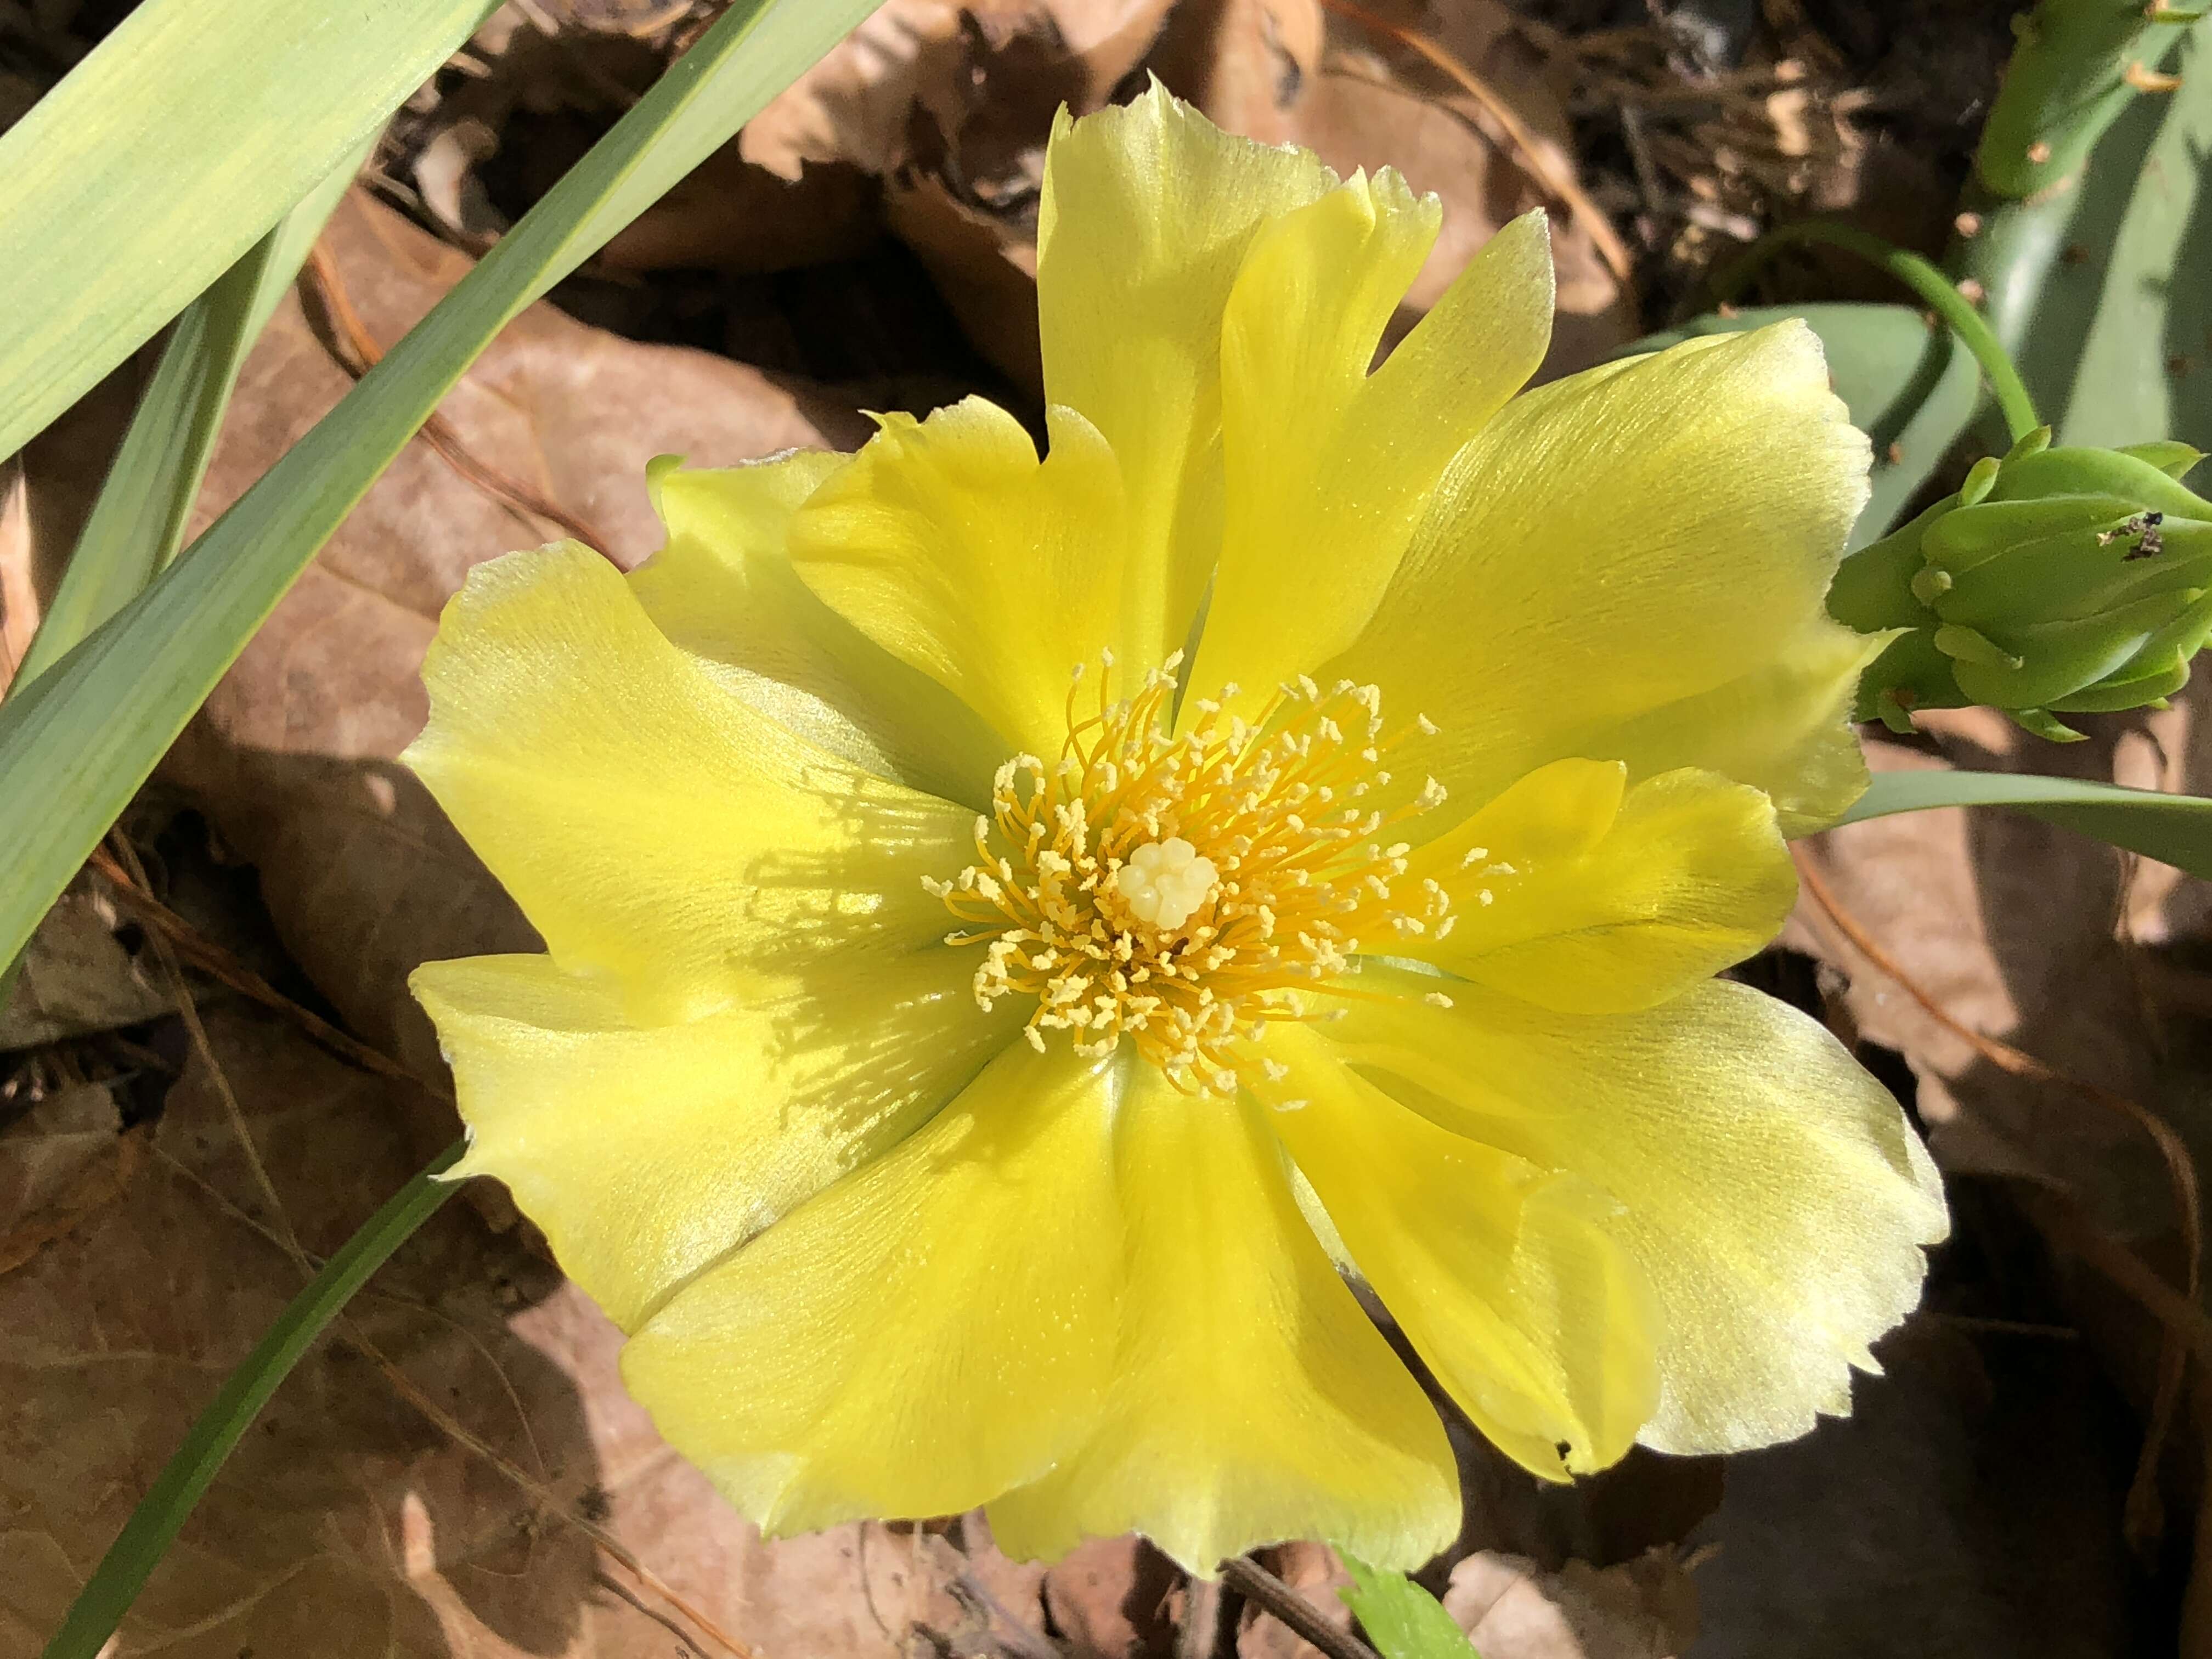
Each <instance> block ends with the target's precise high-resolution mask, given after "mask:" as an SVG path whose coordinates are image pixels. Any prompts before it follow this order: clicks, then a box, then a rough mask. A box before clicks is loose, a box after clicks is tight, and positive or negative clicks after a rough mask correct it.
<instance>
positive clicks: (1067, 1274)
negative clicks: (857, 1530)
mask: <svg viewBox="0 0 2212 1659" xmlns="http://www.w3.org/2000/svg"><path fill="white" fill-rule="evenodd" d="M1111 1070H1112V1062H1111V1061H1082V1060H1077V1059H1076V1058H1075V1057H1074V1056H1073V1054H1070V1053H1069V1052H1068V1051H1067V1050H1066V1049H1065V1048H1055V1049H1054V1050H1053V1051H1052V1052H1051V1053H1050V1054H1033V1053H1032V1052H1031V1051H1030V1048H1028V1047H1027V1046H1026V1045H1025V1044H1022V1043H1017V1044H1015V1045H1014V1046H1013V1047H1012V1048H1010V1049H1008V1050H1007V1051H1006V1053H1004V1054H1002V1055H1000V1058H999V1059H998V1060H995V1061H994V1062H993V1064H992V1065H991V1066H990V1067H989V1068H988V1069H987V1070H986V1071H985V1072H984V1073H983V1074H982V1075H981V1077H979V1078H978V1079H976V1080H975V1083H973V1084H972V1085H969V1088H968V1089H967V1090H966V1091H964V1092H963V1094H962V1095H961V1096H960V1097H959V1098H958V1099H957V1100H956V1101H955V1102H954V1103H952V1104H951V1106H950V1107H948V1108H947V1109H945V1111H944V1112H942V1113H940V1114H939V1115H938V1116H937V1117H936V1118H935V1119H934V1120H933V1121H931V1122H930V1123H929V1124H928V1126H927V1127H925V1128H923V1129H921V1131H920V1132H918V1133H915V1135H913V1136H912V1137H911V1138H910V1139H907V1140H906V1141H904V1142H902V1144H901V1145H900V1146H898V1147H897V1148H896V1150H895V1151H893V1152H890V1154H889V1155H888V1156H886V1157H884V1158H880V1159H878V1161H876V1162H875V1163H872V1164H867V1165H865V1166H864V1167H862V1168H861V1169H860V1170H856V1171H854V1173H853V1174H852V1175H849V1176H847V1177H846V1178H845V1179H844V1180H842V1181H841V1182H838V1183H837V1184H836V1186H834V1187H831V1188H829V1190H828V1191H826V1192H824V1193H822V1194H820V1195H818V1196H817V1197H816V1198H815V1199H813V1200H811V1202H809V1203H807V1204H805V1205H804V1206H801V1207H799V1209H797V1210H795V1211H793V1212H792V1213H791V1214H790V1215H788V1216H787V1217H786V1218H784V1219H783V1220H782V1221H781V1222H779V1223H777V1224H776V1225H775V1226H774V1227H771V1228H770V1229H769V1231H767V1232H765V1233H763V1234H762V1235H761V1236H760V1237H758V1238H757V1239H755V1240H754V1241H753V1242H752V1243H750V1244H748V1245H746V1246H745V1247H744V1249H740V1250H739V1251H738V1253H737V1254H736V1255H733V1256H732V1257H730V1258H729V1259H728V1260H727V1261H725V1262H723V1263H722V1264H721V1265H720V1266H719V1267H714V1268H713V1269H711V1270H710V1271H708V1272H707V1273H703V1274H702V1275H701V1276H700V1277H699V1278H698V1279H695V1280H694V1281H693V1282H692V1283H691V1284H690V1285H688V1286H687V1287H685V1288H684V1290H682V1291H679V1292H678V1294H677V1295H676V1296H675V1297H672V1298H671V1300H670V1301H669V1302H668V1303H667V1304H666V1305H665V1306H664V1307H663V1308H661V1309H660V1310H659V1312H657V1313H656V1314H654V1315H653V1318H652V1319H651V1320H650V1321H648V1322H647V1324H646V1326H645V1328H643V1329H642V1330H641V1331H640V1332H639V1333H638V1334H636V1335H635V1337H633V1338H632V1339H631V1340H630V1343H629V1346H628V1347H627V1348H626V1349H625V1350H624V1351H623V1380H624V1382H625V1383H627V1384H628V1385H629V1391H630V1393H631V1394H632V1395H635V1396H636V1398H637V1399H638V1400H639V1401H640V1402H641V1403H642V1404H643V1405H644V1406H645V1407H646V1408H647V1410H648V1411H650V1412H651V1413H653V1422H654V1424H655V1425H656V1426H657V1427H658V1428H659V1431H660V1432H661V1433H662V1435H664V1436H665V1437H666V1438H667V1439H668V1441H669V1442H670V1443H671V1444H672V1445H674V1446H675V1447H676V1449H678V1451H680V1452H682V1453H683V1454H684V1455H685V1456H686V1457H688V1458H690V1460H691V1461H692V1462H694V1463H696V1464H697V1465H698V1466H699V1467H700V1468H702V1469H703V1470H704V1471H705V1472H706V1473H707V1475H708V1478H709V1479H710V1480H713V1481H714V1484H715V1486H717V1487H719V1488H720V1490H721V1492H723V1494H724V1495H725V1496H726V1497H727V1498H729V1499H730V1501H731V1502H732V1503H733V1504H736V1505H737V1506H738V1509H740V1510H743V1511H744V1513H745V1514H746V1515H748V1516H750V1517H751V1518H752V1519H753V1520H754V1521H756V1522H759V1524H760V1525H761V1527H762V1528H763V1530H765V1531H767V1532H769V1533H771V1534H787V1533H794V1532H805V1531H811V1530H812V1529H815V1528H821V1527H828V1526H834V1525H836V1524H837V1523H838V1522H844V1521H850V1520H854V1519H857V1518H860V1517H862V1516H886V1517H889V1516H931V1515H941V1514H948V1513H951V1512H954V1511H957V1510H965V1509H969V1508H970V1507H972V1506H974V1505H975V1504H980V1503H981V1502H983V1501H984V1500H985V1499H986V1498H992V1497H994V1496H996V1495H997V1494H998V1493H1000V1492H1003V1491H1005V1490H1006V1488H1007V1487H1008V1486H1013V1485H1016V1484H1018V1483H1019V1482H1022V1481H1025V1480H1034V1479H1035V1478H1036V1477H1037V1476H1038V1475H1040V1474H1043V1473H1044V1472H1045V1471H1046V1470H1047V1469H1048V1468H1051V1467H1052V1466H1053V1465H1054V1463H1055V1462H1058V1461H1059V1460H1060V1459H1061V1458H1062V1457H1064V1456H1066V1455H1067V1454H1068V1453H1069V1452H1070V1451H1072V1450H1073V1448H1074V1447H1075V1446H1076V1445H1077V1444H1078V1443H1080V1442H1081V1440H1082V1439H1083V1438H1084V1437H1085V1435H1086V1434H1087V1433H1088V1432H1089V1431H1090V1429H1091V1424H1092V1422H1093V1420H1094V1419H1096V1417H1097V1413H1098V1411H1099V1409H1100V1407H1101V1404H1102V1402H1103V1401H1104V1400H1105V1398H1106V1395H1107V1390H1108V1388H1109V1381H1110V1376H1111V1371H1112V1367H1113V1364H1114V1346H1115V1331H1116V1325H1117V1320H1118V1318H1119V1316H1120V1308H1121V1284H1120V1279H1121V1249H1120V1242H1121V1241H1120V1226H1121V1219H1120V1216H1119V1214H1118V1212H1117V1210H1116V1206H1115V1191H1114V1177H1113V1162H1114V1159H1113V1146H1112V1141H1113V1134H1114V1115H1115V1098H1114V1093H1115V1091H1114V1090H1113V1088H1112V1087H1111V1086H1110V1085H1109V1076H1108V1074H1109V1073H1110V1072H1111Z"/></svg>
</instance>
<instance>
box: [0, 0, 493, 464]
mask: <svg viewBox="0 0 2212 1659" xmlns="http://www.w3.org/2000/svg"><path fill="white" fill-rule="evenodd" d="M487 10H489V6H488V5H487V4H486V3H485V0H351V3H349V4H346V5H343V6H303V5H301V4H300V3H299V0H225V3H224V4H222V5H220V6H210V5H207V4H205V3H204V0H146V3H144V4H143V5H141V6H139V7H138V8H137V9H136V10H135V11H133V12H132V13H131V15H130V16H129V17H128V18H126V19H125V20H124V21H123V23H122V24H121V25H120V26H119V27H117V28H116V30H115V32H114V33H112V34H110V35H109V36H108V37H107V39H106V40H104V41H102V42H101V43H100V46H97V47H96V48H94V51H93V52H91V54H90V55H89V56H88V57H87V58H85V59H84V61H83V62H82V63H81V64H78V65H77V66H76V68H75V69H74V70H71V71H70V74H69V75H68V76H67V77H66V78H65V79H64V80H63V82H61V84H60V85H59V86H58V87H56V88H54V89H53V90H52V92H50V93H48V94H46V96H45V97H44V98H42V99H40V100H39V101H38V102H37V103H36V104H35V105H33V106H32V108H31V111H30V112H29V113H28V114H27V115H26V116H24V118H22V119H21V121H19V122H17V123H16V124H15V126H14V127H12V128H10V129H9V131H8V132H7V133H6V134H5V135H4V136H0V225H5V226H6V227H7V228H8V235H7V249H8V252H7V258H5V259H4V260H0V318H4V319H6V321H5V325H4V327H0V455H8V454H12V453H14V452H15V451H16V450H18V449H20V448H21V447H22V446H23V445H24V443H25V442H27V441H28V440H29V439H30V438H31V437H32V435H34V434H35V433H37V432H38V431H40V429H41V428H44V427H45V426H46V425H47V424H48V423H49V422H52V420H53V419H54V417H55V416H58V415H59V414H60V413H61V412H62V411H63V410H65V409H67V408H68V407H69V406H70V404H73V403H75V402H76V399H77V398H78V397H79V396H80V395H82V393H83V392H85V391H86V390H87V389H88V388H89V387H90V386H92V385H93V384H94V382H96V381H97V380H99V379H100V377H101V376H102V375H104V374H106V373H107V372H108V371H109V370H110V369H112V368H114V367H115V366H116V365H117V364H118V363H119V362H122V361H123V360H124V358H125V357H127V356H130V355H131V352H133V351H135V350H137V349H138V347H139V346H141V345H143V343H145V342H146V341H147V340H148V339H149V338H151V337H153V334H154V332H155V330H157V329H159V328H160V327H161V325H163V324H165V323H167V322H168V321H169V319H171V318H173V317H174V316H176V315H177V313H179V312H180V311H182V310H183V309H184V308H185V306H186V304H188V303H189V302H190V301H191V299H192V298H193V296H194V295H197V294H199V293H201V292H202V291H203V290H204V289H206V288H207V287H208V286H209V284H210V283H213V282H214V281H215V280H216V277H217V276H220V275H222V272H223V271H225V270H228V269H229V268H230V267H231V266H232V265H234V264H236V263H237V262H238V261H239V259H240V258H242V257H243V256H244V255H245V253H246V250H247V249H248V248H249V247H251V246H252V245H253V244H254V243H255V242H256V241H258V240H260V238H261V237H262V236H263V235H264V234H266V233H267V231H268V230H269V228H270V226H272V225H274V224H275V223H276V222H277V220H278V219H279V218H281V217H282V216H283V215H284V213H285V212H286V211H287V210H289V209H290V207H291V206H292V204H294V203H295V202H297V201H299V200H300V199H301V197H303V196H304V195H306V193H307V191H308V190H309V189H310V188H312V187H313V185H314V184H315V182H316V180H318V179H322V178H325V177H326V176H327V175H328V174H329V173H330V172H331V169H332V168H333V167H336V166H337V164H338V163H339V161H341V160H342V159H343V157H345V156H346V155H350V154H352V153H353V151H354V150H355V149H357V148H358V147H359V146H360V145H361V143H362V141H363V140H364V139H365V138H367V137H368V136H369V135H370V134H371V133H373V132H374V131H375V130H376V129H377V128H378V127H380V126H381V125H383V123H384V119H385V118H386V116H387V115H389V114H390V113H391V112H392V110H393V109H395V108H396V107H398V104H399V102H400V100H402V99H404V98H405V97H406V96H407V95H408V94H410V93H411V92H413V91H414V90H415V88H417V87H418V86H420V85H421V84H422V82H424V81H426V80H428V78H429V77H430V76H431V75H432V74H433V73H434V72H435V70H436V69H437V67H438V65H439V64H441V63H443V62H444V61H445V60H446V59H447V58H448V57H450V56H451V55H452V54H453V51H454V49H455V48H456V47H458V46H459V45H460V44H461V42H462V41H464V40H466V39H467V38H468V35H469V32H470V31H471V29H473V28H474V27H476V25H477V21H479V20H480V19H481V18H482V17H483V15H484V13H485V12H486V11H487Z"/></svg>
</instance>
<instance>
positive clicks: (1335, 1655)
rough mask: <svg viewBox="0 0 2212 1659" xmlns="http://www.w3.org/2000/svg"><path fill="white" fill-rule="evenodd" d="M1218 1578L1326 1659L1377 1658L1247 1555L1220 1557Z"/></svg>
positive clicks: (1372, 1652) (1373, 1652)
mask: <svg viewBox="0 0 2212 1659" xmlns="http://www.w3.org/2000/svg"><path fill="white" fill-rule="evenodd" d="M1221 1582H1222V1583H1225V1584H1227V1585H1228V1586H1229V1587H1230V1588H1231V1589H1234V1590H1235V1591H1236V1592H1237V1594H1238V1595H1242V1596H1244V1597H1246V1598H1248V1599H1249V1600H1250V1601H1257V1602H1258V1603H1259V1604H1260V1605H1261V1607H1265V1608H1266V1609H1267V1611H1268V1612H1269V1613H1273V1614H1274V1616H1275V1617H1276V1618H1277V1619H1279V1620H1281V1621H1282V1622H1283V1623H1284V1624H1285V1626H1289V1628H1290V1629H1291V1630H1292V1631H1293V1632H1296V1633H1297V1634H1298V1635H1300V1636H1302V1637H1304V1638H1305V1639H1306V1640H1307V1641H1309V1642H1310V1643H1312V1644H1314V1645H1315V1646H1316V1647H1317V1648H1319V1649H1320V1650H1322V1652H1323V1653H1325V1654H1327V1655H1328V1659H1377V1656H1376V1652H1375V1650H1374V1649H1372V1648H1370V1647H1369V1646H1368V1645H1367V1644H1366V1643H1364V1642H1363V1641H1361V1640H1360V1639H1359V1638H1358V1637H1356V1636H1354V1635H1352V1632H1349V1631H1342V1630H1339V1629H1338V1628H1337V1627H1336V1626H1334V1625H1332V1624H1330V1623H1329V1622H1328V1620H1326V1619H1324V1618H1322V1616H1321V1613H1320V1610H1319V1609H1318V1608H1316V1607H1315V1606H1314V1604H1313V1603H1312V1602H1310V1601H1307V1600H1306V1598H1305V1597H1304V1596H1303V1595H1299V1594H1298V1593H1297V1591H1296V1590H1294V1589H1291V1587H1290V1586H1289V1585H1288V1584H1285V1583H1284V1582H1283V1581H1282V1580H1281V1579H1279V1578H1278V1577H1275V1575H1274V1574H1273V1573H1272V1572H1269V1571H1267V1568H1265V1567H1263V1566H1261V1565H1260V1564H1259V1563H1258V1562H1257V1561H1255V1560H1254V1559H1252V1558H1251V1557H1250V1556H1249V1555H1240V1556H1237V1557H1235V1558H1234V1559H1231V1560H1227V1561H1224V1562H1223V1563H1222V1564H1221Z"/></svg>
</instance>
